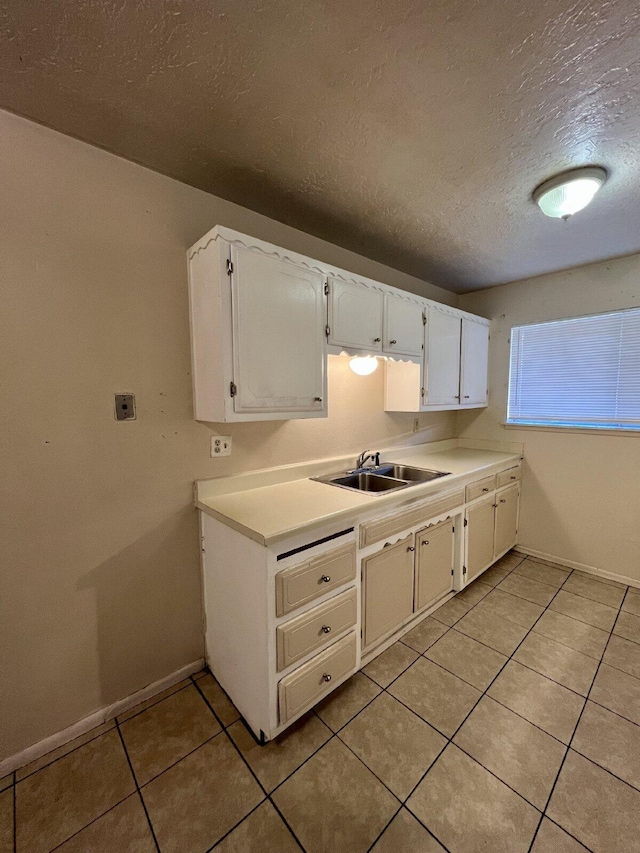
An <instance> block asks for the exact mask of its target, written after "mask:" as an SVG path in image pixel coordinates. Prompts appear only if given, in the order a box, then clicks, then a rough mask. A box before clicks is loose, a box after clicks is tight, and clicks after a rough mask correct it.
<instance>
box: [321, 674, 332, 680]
mask: <svg viewBox="0 0 640 853" xmlns="http://www.w3.org/2000/svg"><path fill="white" fill-rule="evenodd" d="M322 680H323V681H331V676H330V675H329V673H328V672H325V674H324V675H323V676H322Z"/></svg>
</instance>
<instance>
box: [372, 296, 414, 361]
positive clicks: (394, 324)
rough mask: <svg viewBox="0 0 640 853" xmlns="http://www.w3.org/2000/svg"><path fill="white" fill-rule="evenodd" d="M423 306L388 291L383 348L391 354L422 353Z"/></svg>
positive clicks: (385, 305)
mask: <svg viewBox="0 0 640 853" xmlns="http://www.w3.org/2000/svg"><path fill="white" fill-rule="evenodd" d="M422 314H423V308H422V306H420V305H418V304H417V303H416V302H408V301H407V300H406V299H401V298H400V297H399V296H394V295H393V294H391V293H387V294H386V295H385V297H384V335H383V337H382V348H383V349H384V351H385V352H386V353H389V355H394V354H397V355H422V349H423V343H424V323H423V322H422Z"/></svg>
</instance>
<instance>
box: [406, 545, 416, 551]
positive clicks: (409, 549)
mask: <svg viewBox="0 0 640 853" xmlns="http://www.w3.org/2000/svg"><path fill="white" fill-rule="evenodd" d="M415 550H416V549H415V548H412V547H411V545H409V547H408V548H407V551H415Z"/></svg>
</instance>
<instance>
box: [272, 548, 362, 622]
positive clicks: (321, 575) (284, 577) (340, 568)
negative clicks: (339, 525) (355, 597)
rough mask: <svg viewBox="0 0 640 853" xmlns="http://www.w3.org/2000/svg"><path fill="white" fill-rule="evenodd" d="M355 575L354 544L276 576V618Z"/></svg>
mask: <svg viewBox="0 0 640 853" xmlns="http://www.w3.org/2000/svg"><path fill="white" fill-rule="evenodd" d="M355 576H356V546H355V542H350V543H349V544H348V545H343V546H342V547H341V548H334V549H333V550H332V551H327V552H326V553H325V554H320V555H319V556H317V557H314V558H313V559H311V560H307V561H306V562H305V563H300V564H299V565H297V566H292V567H291V568H290V569H284V571H282V572H278V574H277V575H276V616H284V615H285V614H286V613H291V611H292V610H295V609H296V608H297V607H301V606H302V605H303V604H306V603H307V602H308V601H313V599H314V598H319V597H320V596H321V595H324V594H325V592H329V591H330V590H332V589H335V588H336V587H339V586H342V584H344V583H347V581H350V580H353V579H354V578H355Z"/></svg>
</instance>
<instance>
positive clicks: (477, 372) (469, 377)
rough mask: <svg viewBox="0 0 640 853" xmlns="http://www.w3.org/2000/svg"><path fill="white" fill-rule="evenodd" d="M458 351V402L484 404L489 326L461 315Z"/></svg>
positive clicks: (485, 400)
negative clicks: (459, 347) (460, 336)
mask: <svg viewBox="0 0 640 853" xmlns="http://www.w3.org/2000/svg"><path fill="white" fill-rule="evenodd" d="M460 353H461V355H460V404H461V405H462V406H482V405H485V404H486V402H487V369H488V364H489V327H488V326H486V325H485V324H483V323H477V322H476V321H475V320H469V319H467V318H466V317H463V318H462V345H461V351H460Z"/></svg>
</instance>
